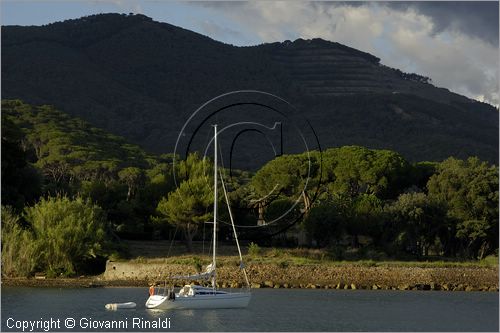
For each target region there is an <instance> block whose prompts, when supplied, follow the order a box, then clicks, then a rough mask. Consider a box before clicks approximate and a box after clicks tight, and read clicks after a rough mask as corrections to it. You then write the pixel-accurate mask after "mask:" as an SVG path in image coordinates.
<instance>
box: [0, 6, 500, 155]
mask: <svg viewBox="0 0 500 333" xmlns="http://www.w3.org/2000/svg"><path fill="white" fill-rule="evenodd" d="M2 46H3V47H2V81H3V82H2V83H3V84H2V96H3V98H19V99H22V100H25V101H26V102H29V103H32V104H53V105H55V106H56V107H58V108H59V109H61V110H63V111H65V112H67V113H69V114H71V115H74V116H79V117H82V118H83V119H85V120H87V121H89V122H91V123H92V124H93V125H94V126H98V127H101V128H103V129H106V130H108V131H110V132H112V133H115V134H118V135H122V136H124V137H126V138H128V139H129V140H131V141H132V142H134V143H137V144H139V145H141V146H142V147H144V148H146V149H147V150H148V151H152V152H172V150H173V143H174V142H175V138H176V136H177V133H178V130H180V128H181V127H182V123H183V122H184V121H185V120H186V119H187V118H188V116H189V114H190V113H191V112H192V111H194V110H196V109H197V108H198V107H199V106H200V105H201V104H203V103H204V102H205V101H207V100H209V99H211V98H212V97H214V96H217V95H219V94H221V93H224V92H227V91H231V90H239V89H255V90H262V91H269V92H272V93H273V94H276V95H279V96H281V97H283V98H285V99H287V100H289V101H290V103H292V104H293V105H295V106H297V107H298V108H299V109H301V110H303V115H304V117H306V118H307V119H310V120H311V123H312V124H313V126H314V128H315V129H317V132H318V135H319V138H320V141H321V143H322V146H323V147H333V146H340V145H344V144H358V145H364V146H367V147H370V148H389V149H394V150H397V151H399V152H401V153H402V154H404V155H405V156H406V157H408V158H409V159H410V160H425V159H428V160H440V159H444V158H446V157H448V156H450V155H454V156H457V157H466V156H469V155H477V156H479V157H481V158H483V159H488V160H490V161H495V163H497V158H498V142H497V137H498V110H497V109H495V108H494V107H492V106H490V105H489V104H486V103H482V102H478V101H474V100H470V99H469V98H467V97H464V96H461V95H458V94H455V93H453V92H450V91H449V90H447V89H445V88H438V87H434V86H433V85H432V84H431V83H430V79H429V78H426V77H424V76H421V75H418V74H413V73H403V72H401V71H400V70H397V69H393V68H390V67H387V66H384V65H382V64H381V63H380V61H381V60H380V59H379V58H377V57H376V56H373V55H371V54H369V53H366V52H363V51H360V50H356V49H353V48H351V47H349V46H345V45H342V44H339V43H336V42H330V41H325V40H322V39H313V40H303V39H297V40H295V41H293V42H291V41H285V42H275V43H266V44H261V45H255V46H244V47H236V46H232V45H230V44H225V43H222V42H219V41H216V40H214V39H211V38H210V37H207V36H203V35H202V34H199V33H196V32H192V31H189V30H186V29H183V28H179V27H175V26H173V25H170V24H168V23H159V22H155V21H153V20H152V19H151V18H148V17H146V16H144V15H124V14H123V15H120V14H101V15H93V16H89V17H84V18H80V19H74V20H68V21H63V22H56V23H52V24H48V25H45V26H41V27H36V26H30V27H19V26H3V27H2ZM424 106H425V107H424ZM347 125H349V126H347ZM332 133H335V134H336V135H332Z"/></svg>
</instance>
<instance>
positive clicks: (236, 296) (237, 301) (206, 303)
mask: <svg viewBox="0 0 500 333" xmlns="http://www.w3.org/2000/svg"><path fill="white" fill-rule="evenodd" d="M217 179H218V171H217V125H214V221H213V242H212V243H213V249H212V262H211V263H210V264H209V265H208V266H207V267H206V268H205V271H204V272H203V273H201V274H196V275H189V276H174V277H171V278H173V279H183V280H200V279H208V278H211V287H204V286H199V285H185V286H184V287H182V288H180V289H179V290H178V291H177V292H176V291H175V290H174V289H173V288H171V289H167V288H164V291H163V293H162V294H155V289H154V287H153V288H152V289H150V296H149V298H148V300H147V301H146V308H148V309H161V310H168V309H217V308H226V309H227V308H245V307H247V306H248V303H249V302H250V299H251V297H252V294H251V292H250V283H249V281H248V276H247V274H246V271H245V266H244V264H243V256H242V255H241V249H240V244H239V242H238V235H237V233H236V227H235V225H234V220H233V215H232V212H231V207H230V205H229V199H228V196H227V191H226V186H225V185H224V180H223V178H222V174H221V177H220V179H221V184H222V189H223V190H224V197H225V200H226V204H227V208H228V211H229V217H230V219H231V224H232V227H233V233H234V238H235V240H236V246H237V247H238V253H239V256H240V269H241V270H242V271H243V274H244V277H245V282H246V289H245V290H244V291H242V292H228V291H224V290H218V289H217V261H216V258H217V256H216V249H217Z"/></svg>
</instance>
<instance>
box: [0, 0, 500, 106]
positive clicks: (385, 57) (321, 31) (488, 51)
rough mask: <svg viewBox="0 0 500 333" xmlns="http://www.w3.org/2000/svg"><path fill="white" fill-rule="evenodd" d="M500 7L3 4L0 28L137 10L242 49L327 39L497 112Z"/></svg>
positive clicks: (126, 0) (118, 0) (122, 1)
mask: <svg viewBox="0 0 500 333" xmlns="http://www.w3.org/2000/svg"><path fill="white" fill-rule="evenodd" d="M498 4H499V3H498V1H485V2H478V1H470V2H468V1H460V2H455V1H446V2H434V1H427V2H418V1H417V2H406V1H397V2H358V1H332V2H319V1H312V2H310V1H286V2H285V1H238V2H226V1H216V2H211V1H182V2H176V1H159V0H156V1H153V0H150V1H144V0H143V1H139V0H101V1H98V0H91V1H77V0H76V1H62V0H59V1H44V0H36V1H26V0H1V7H0V9H1V15H0V18H1V24H2V25H43V24H49V23H52V22H56V21H63V20H66V19H72V18H79V17H81V16H86V15H91V14H98V13H111V12H117V13H140V14H144V15H146V16H149V17H151V18H153V19H154V20H155V21H159V22H167V23H170V24H174V25H176V26H180V27H183V28H186V29H189V30H192V31H196V32H198V33H201V34H204V35H207V36H209V37H211V38H213V39H215V40H219V41H222V42H225V43H229V44H233V45H237V46H244V45H255V44H261V43H267V42H276V41H284V40H295V39H297V38H304V39H310V38H323V39H326V40H330V41H335V42H339V43H342V44H345V45H348V46H351V47H354V48H357V49H359V50H362V51H365V52H369V53H371V54H373V55H375V56H377V57H379V58H381V63H382V64H384V65H387V66H390V67H394V68H399V69H401V70H402V71H404V72H413V73H418V74H421V75H424V76H428V77H430V78H431V79H432V82H433V84H434V85H436V86H439V87H445V88H448V89H450V90H451V91H454V92H456V93H459V94H462V95H465V96H467V97H470V98H474V99H477V100H479V101H484V102H487V103H490V104H493V105H495V106H497V107H498V104H499V91H498V90H499V85H498V67H499V48H498V46H499V36H498V31H499V26H498V21H499V19H498V11H499V6H498Z"/></svg>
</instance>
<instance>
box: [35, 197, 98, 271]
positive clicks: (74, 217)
mask: <svg viewBox="0 0 500 333" xmlns="http://www.w3.org/2000/svg"><path fill="white" fill-rule="evenodd" d="M25 218H26V221H27V222H28V223H30V225H31V228H32V230H33V236H34V240H33V244H34V247H35V249H36V254H37V256H36V264H37V268H38V269H41V270H43V271H45V272H47V273H48V274H50V275H55V276H59V275H64V276H70V275H73V274H75V273H77V272H79V271H81V268H82V266H84V265H85V264H88V261H89V260H92V259H95V258H96V257H97V256H99V255H102V254H103V250H104V249H103V247H104V244H105V241H106V234H105V228H106V223H107V222H106V220H105V216H104V214H103V211H102V210H101V208H100V207H98V206H96V205H94V204H92V203H91V202H90V201H89V200H83V199H82V198H76V199H74V200H71V199H69V198H67V197H58V198H53V197H49V198H48V199H41V200H40V202H38V203H37V204H36V205H35V206H33V207H28V208H26V209H25Z"/></svg>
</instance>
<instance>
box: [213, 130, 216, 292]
mask: <svg viewBox="0 0 500 333" xmlns="http://www.w3.org/2000/svg"><path fill="white" fill-rule="evenodd" d="M213 244H214V249H213V259H212V265H213V268H214V276H213V278H212V288H216V286H217V285H216V283H215V279H216V276H217V271H216V267H217V265H216V263H215V249H216V244H217V125H214V235H213Z"/></svg>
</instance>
